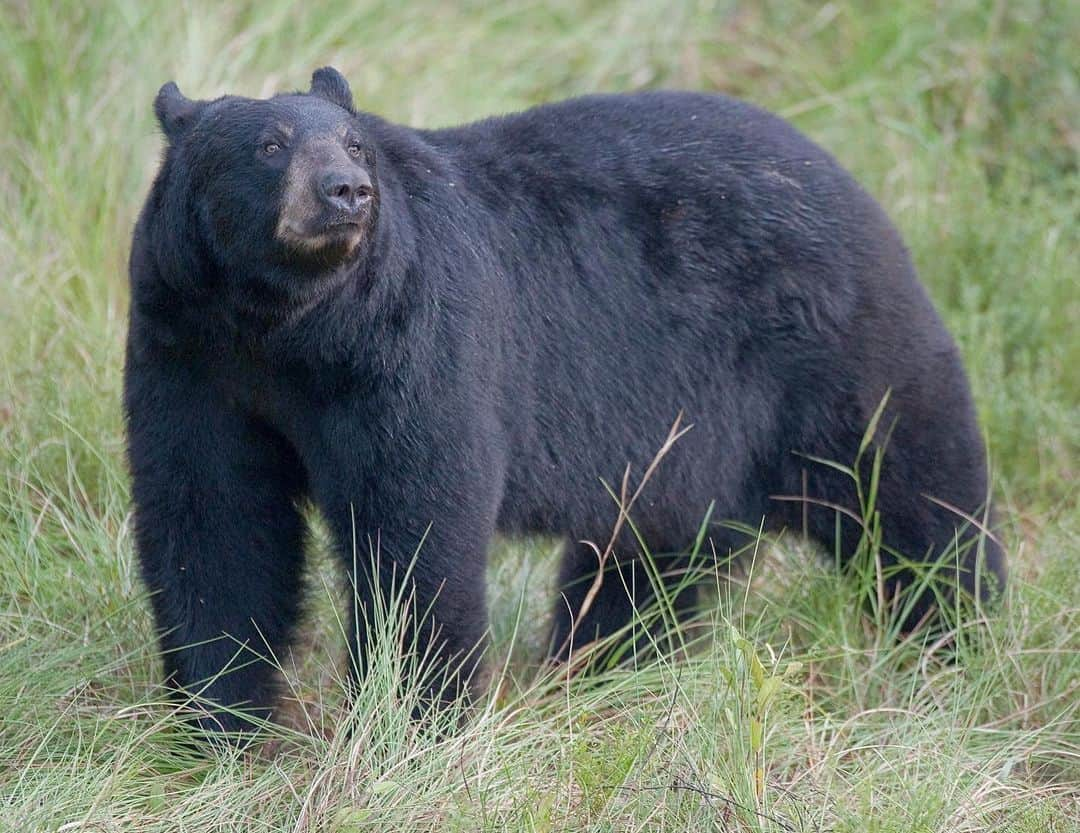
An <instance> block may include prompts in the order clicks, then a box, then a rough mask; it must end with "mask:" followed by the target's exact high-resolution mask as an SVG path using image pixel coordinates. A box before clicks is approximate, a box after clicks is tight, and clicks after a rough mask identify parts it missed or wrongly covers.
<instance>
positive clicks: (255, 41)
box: [0, 0, 1080, 833]
mask: <svg viewBox="0 0 1080 833" xmlns="http://www.w3.org/2000/svg"><path fill="white" fill-rule="evenodd" d="M1078 43H1080V4H1076V3H1068V2H1061V0H1041V1H1040V0H1015V2H1008V3H1006V2H973V1H972V0H960V2H955V3H943V2H931V0H897V2H895V3H876V2H867V3H859V4H857V5H855V6H853V7H847V6H844V5H843V4H839V3H824V2H817V3H802V2H793V0H786V1H785V2H780V0H766V2H762V3H744V4H740V3H736V2H729V1H728V0H717V2H711V0H698V1H697V2H687V3H666V2H659V0H641V2H624V3H601V2H571V1H570V0H556V2H553V3H543V4H541V3H532V2H521V3H513V2H506V3H480V2H469V3H462V4H456V5H455V4H448V3H442V2H438V0H418V1H417V2H411V3H405V4H398V3H392V2H380V0H354V1H353V2H321V0H312V2H308V3H303V4H300V3H291V2H285V0H258V2H253V1H252V0H230V2H228V3H224V4H219V3H214V2H208V1H207V0H187V1H186V2H175V3H169V2H162V0H154V2H135V0H117V2H112V3H109V2H89V3H76V2H71V0H54V2H51V3H36V2H27V1H26V0H9V2H6V3H4V4H3V5H2V6H0V78H2V79H3V82H2V84H0V276H2V277H0V831H7V830H12V831H19V833H30V831H39V830H41V831H46V830H48V831H95V833H97V832H98V831H101V832H102V833H104V831H165V830H191V831H198V833H210V831H247V830H252V831H280V830H289V831H292V830H295V831H332V832H333V833H353V831H369V830H370V831H379V830H387V831H396V833H402V831H413V830H439V831H444V830H445V831H480V830H485V831H501V830H511V831H518V830H520V831H563V830H597V831H607V830H612V831H614V830H618V831H623V830H628V831H629V830H635V831H636V830H640V831H652V830H670V831H696V830H716V831H769V832H770V833H780V832H781V831H784V832H785V833H804V832H805V833H809V831H837V832H838V833H839V831H845V832H847V831H850V833H856V832H857V831H858V833H862V832H863V831H871V833H901V831H903V833H922V831H926V833H930V832H931V831H949V832H950V833H954V832H957V831H1014V833H1049V832H1050V831H1053V833H1063V832H1064V831H1077V830H1080V498H1078V489H1077V480H1078V477H1080V471H1078V468H1080V370H1078V368H1080V172H1078V168H1077V159H1078V154H1080V53H1078V51H1077V44H1078ZM331 63H332V64H334V65H336V66H337V67H338V68H339V69H341V70H342V71H343V72H344V73H345V75H346V76H347V77H349V79H350V80H351V82H352V85H353V90H354V93H355V96H356V100H357V104H358V106H360V107H362V108H364V109H368V110H372V111H375V112H378V113H381V114H383V115H385V116H388V117H390V118H393V119H396V120H400V121H405V122H408V123H411V124H415V125H421V126H437V125H446V124H451V123H454V122H459V121H465V120H468V119H473V118H476V117H480V116H483V115H486V114H491V113H496V112H505V111H510V110H513V109H517V108H522V107H525V106H528V105H530V104H533V103H537V102H541V101H546V100H550V99H555V98H560V97H565V96H569V95H573V94H577V93H584V92H589V91H598V90H627V89H637V88H645V87H680V88H692V89H702V90H721V91H725V92H728V93H731V94H735V95H738V96H741V97H744V98H747V99H749V100H752V101H754V102H756V103H759V104H761V105H764V106H766V107H768V108H770V109H773V110H775V111H776V112H779V113H780V114H782V115H784V116H786V117H788V118H790V119H791V120H793V121H794V122H795V123H796V124H797V125H798V126H799V127H800V128H801V129H803V130H804V131H805V132H807V133H808V134H809V135H810V136H811V137H812V138H814V139H815V140H816V141H818V142H820V143H821V144H823V145H824V146H825V147H827V148H828V149H829V150H831V151H832V152H833V153H834V154H835V155H836V156H837V157H839V159H840V160H841V161H842V162H843V163H844V164H845V165H846V166H848V167H849V168H850V169H851V170H852V171H853V172H854V173H855V174H856V176H857V177H858V178H859V180H860V181H861V182H862V183H864V185H865V186H866V187H867V188H868V189H869V190H870V191H871V193H873V194H875V195H876V196H877V197H878V198H879V199H880V200H881V201H882V203H883V204H884V205H885V206H886V208H887V209H888V211H889V212H890V214H891V215H892V216H893V218H894V219H895V220H896V222H897V224H898V225H899V227H900V228H901V230H902V231H903V233H904V235H905V237H906V239H907V241H908V243H909V245H910V246H911V249H912V252H913V255H914V258H915V261H916V263H917V265H918V267H919V269H920V272H921V274H922V276H923V279H924V280H925V282H926V284H927V285H928V287H929V289H930V291H931V294H932V295H933V297H934V299H935V301H936V302H937V304H938V305H939V308H940V309H941V310H942V311H943V314H944V316H945V319H946V321H947V323H948V325H949V326H950V328H951V330H952V331H953V333H954V334H955V335H956V337H957V339H958V341H959V343H960V346H961V349H962V352H963V354H964V357H965V359H966V361H967V364H968V368H969V370H970V373H971V377H972V384H973V387H974V391H975V394H976V398H977V402H978V408H979V414H980V418H981V420H982V424H983V425H984V427H985V429H986V431H987V434H988V438H989V446H990V456H991V462H992V466H993V471H994V487H995V493H996V495H997V496H998V499H999V505H1000V506H1001V509H1002V522H1003V523H1002V526H1003V528H1002V530H1001V535H1002V536H1003V537H1004V540H1005V541H1006V543H1007V545H1008V550H1009V553H1010V557H1011V577H1012V583H1011V586H1010V588H1009V591H1008V597H1007V600H1006V604H1005V606H1004V607H1003V609H1002V610H1000V611H998V612H991V613H990V614H989V616H988V617H987V619H986V621H985V622H980V623H969V624H968V626H966V627H964V628H963V629H962V630H961V633H960V636H959V638H958V640H957V646H956V648H955V650H954V651H953V652H952V654H953V655H955V656H956V660H957V661H955V662H950V661H948V660H947V659H943V658H942V654H943V653H945V652H943V651H940V650H936V649H935V647H934V646H929V647H927V646H923V645H921V644H918V643H917V642H903V641H902V642H899V643H898V642H897V641H896V640H894V639H891V638H889V636H888V634H887V633H884V632H883V630H882V629H881V628H879V627H875V623H874V621H873V617H872V616H871V615H868V614H865V613H861V612H860V611H861V609H862V608H861V605H860V603H859V599H860V598H861V597H862V596H861V594H862V592H863V590H864V589H865V588H862V587H860V586H859V580H858V579H857V578H853V577H847V578H845V577H841V576H840V575H838V574H837V573H836V571H835V570H834V569H832V568H831V566H830V565H828V564H826V563H824V562H823V560H822V559H818V558H815V557H814V556H813V554H812V553H809V552H806V551H805V550H804V548H803V547H801V546H800V545H799V543H798V541H797V540H795V536H789V537H788V538H787V539H785V540H781V541H779V542H762V546H761V548H760V550H761V551H760V553H758V556H759V557H757V558H756V559H755V560H754V566H753V570H752V572H751V573H750V574H749V576H748V577H743V578H742V579H737V580H735V581H734V582H733V583H726V584H722V585H720V587H719V589H718V592H717V594H716V595H717V597H718V604H717V606H716V611H715V614H714V615H713V616H712V617H711V618H710V619H708V621H706V622H704V623H703V627H702V628H700V629H698V631H696V632H695V634H693V636H694V639H695V644H694V645H693V646H692V648H691V649H690V650H688V651H686V652H685V656H680V657H678V658H673V659H662V660H658V661H656V662H654V663H651V664H648V665H646V666H643V667H639V668H636V669H622V670H618V671H612V672H609V673H606V674H603V675H601V676H599V677H596V678H593V679H589V680H581V679H577V680H572V681H570V682H567V681H565V680H561V679H559V678H558V677H557V676H553V675H552V674H551V672H550V670H548V669H545V668H544V667H543V666H542V664H541V662H540V659H541V656H542V645H541V642H542V639H543V636H544V634H545V625H544V621H545V614H546V611H547V609H548V607H549V603H550V599H551V597H552V588H551V578H552V557H553V554H554V546H553V545H552V544H551V543H550V542H545V541H530V542H524V543H522V542H506V543H504V544H501V545H500V547H499V552H497V553H496V554H495V557H494V560H493V565H492V569H491V573H490V577H491V578H490V580H491V600H492V601H491V604H492V617H493V637H494V647H493V649H492V652H491V657H492V667H493V669H494V677H495V682H494V684H493V692H494V693H493V694H492V696H491V698H490V699H489V700H487V701H484V702H483V703H481V704H480V705H479V707H478V710H477V713H476V714H474V715H472V716H471V719H470V720H469V721H468V722H467V723H466V724H465V725H464V727H463V728H462V729H461V731H459V732H457V733H455V734H448V735H447V734H438V733H434V732H432V731H431V730H430V727H424V726H423V725H415V724H412V723H410V722H409V721H408V720H407V714H408V703H403V702H402V700H401V699H400V698H399V697H398V696H397V693H396V690H395V686H394V684H393V682H392V680H393V678H394V675H395V674H396V670H395V668H394V665H395V662H396V658H395V657H394V655H393V652H392V651H387V652H385V655H383V656H381V657H380V659H379V661H378V662H377V663H376V665H375V671H374V672H373V674H372V677H371V679H370V680H369V681H368V683H367V684H366V685H365V687H364V688H363V690H362V691H361V692H360V695H359V697H358V699H357V702H356V703H355V705H354V706H353V707H352V712H351V713H350V712H349V708H348V706H347V705H346V704H345V700H344V698H343V684H342V682H341V678H340V671H341V667H342V664H343V661H344V653H345V649H344V645H345V640H344V637H343V635H342V633H341V626H340V625H339V623H338V620H337V619H336V618H335V617H334V615H333V612H332V611H333V609H334V604H333V603H334V602H335V601H337V600H338V599H339V592H338V590H337V589H336V588H337V585H338V579H337V576H336V574H335V572H334V569H333V565H332V563H331V561H330V559H329V558H328V557H327V555H326V551H327V545H326V541H325V538H324V537H323V536H321V535H318V534H316V536H315V539H314V541H313V546H312V557H313V562H314V565H315V568H314V569H313V571H312V581H311V586H312V602H311V615H310V621H309V623H308V625H307V626H306V627H305V629H304V632H303V635H302V639H301V640H300V644H299V645H298V646H297V650H295V651H294V655H293V656H289V657H281V658H279V659H280V661H281V664H282V665H283V667H284V669H285V671H286V675H287V678H288V680H289V689H288V694H289V698H290V705H289V709H288V714H287V715H286V718H285V722H286V724H287V726H286V727H283V728H282V729H280V730H278V731H277V732H275V734H276V736H277V739H276V740H275V741H273V742H272V743H268V744H266V745H265V746H264V747H262V748H261V749H259V750H258V751H257V753H254V754H233V753H226V752H218V753H214V754H211V755H210V756H209V757H207V756H204V755H202V754H199V753H197V752H195V751H193V750H192V749H190V748H189V747H188V746H186V745H185V744H184V743H183V737H182V735H181V733H180V732H178V730H177V725H176V720H175V718H174V717H173V716H172V715H171V713H170V710H169V708H168V707H167V706H166V705H164V704H163V703H162V702H161V697H162V695H161V692H160V690H159V689H158V688H156V686H155V681H156V680H157V678H158V674H159V667H158V662H157V657H156V653H155V648H154V640H153V631H152V624H151V621H150V615H149V606H148V604H147V600H146V597H145V594H144V591H143V589H142V587H141V585H140V583H139V581H138V579H137V572H136V569H135V564H134V554H133V550H132V534H131V518H130V508H129V487H128V481H127V476H126V472H125V464H124V457H123V431H122V421H121V415H120V380H121V369H122V346H123V339H124V329H125V318H126V304H127V279H126V258H127V249H128V243H129V237H130V231H131V227H132V224H133V221H134V217H135V214H136V212H137V210H138V208H139V206H140V204H141V200H142V197H143V195H144V193H145V191H146V188H147V186H148V184H149V180H150V178H151V176H152V174H153V171H154V168H155V165H156V162H157V159H158V149H159V146H160V140H159V137H158V134H157V131H156V126H155V124H154V122H153V117H152V113H151V106H150V105H151V101H152V99H153V96H154V94H155V92H156V91H157V88H158V86H159V85H160V84H161V83H163V82H164V81H166V80H169V79H176V80H177V81H178V83H179V84H180V86H181V88H182V89H183V90H184V91H185V92H186V93H187V94H188V95H191V96H196V97H211V96H216V95H219V94H222V93H225V92H238V93H246V94H251V95H262V94H268V93H270V92H272V91H276V90H279V89H285V88H297V87H305V88H306V84H307V81H308V78H309V76H310V72H311V70H312V69H314V68H315V67H318V66H322V65H324V64H331ZM886 511H887V507H886Z"/></svg>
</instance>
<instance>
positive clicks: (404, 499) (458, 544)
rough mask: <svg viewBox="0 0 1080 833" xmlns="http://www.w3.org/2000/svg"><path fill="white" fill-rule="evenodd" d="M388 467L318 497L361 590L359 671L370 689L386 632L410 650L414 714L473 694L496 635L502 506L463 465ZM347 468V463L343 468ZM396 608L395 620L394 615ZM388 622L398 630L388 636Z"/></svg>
mask: <svg viewBox="0 0 1080 833" xmlns="http://www.w3.org/2000/svg"><path fill="white" fill-rule="evenodd" d="M410 469H411V467H410V466H402V465H400V464H399V465H398V466H397V467H396V470H395V468H394V467H391V466H386V467H385V468H380V474H379V475H377V476H375V477H373V478H372V479H371V481H369V483H368V484H367V485H366V487H365V484H364V483H363V482H362V480H361V479H360V478H357V479H356V480H354V481H353V483H352V487H351V488H350V487H348V486H345V484H338V485H339V487H342V486H344V488H336V489H333V490H332V494H333V497H329V496H327V498H328V499H323V498H319V497H317V500H318V501H319V503H320V506H321V508H322V510H323V512H324V514H325V515H326V517H327V519H328V521H329V523H330V525H331V527H332V529H333V531H334V534H335V537H336V539H337V542H338V545H339V549H340V552H341V556H342V558H343V560H344V562H345V567H346V572H347V573H348V575H349V576H350V578H351V584H352V589H353V591H354V592H353V599H352V601H353V604H352V611H351V614H352V629H351V632H350V634H349V642H350V650H351V655H352V668H351V672H352V677H353V679H354V681H355V682H356V684H357V687H358V690H362V687H363V681H364V679H365V678H366V676H367V674H368V672H369V670H370V666H371V664H372V662H373V656H374V652H375V650H376V646H375V644H374V640H375V639H376V638H378V637H390V638H392V639H393V640H394V643H393V645H394V649H395V650H396V649H397V648H398V646H400V647H401V649H402V650H403V653H404V656H403V657H402V659H403V663H402V665H403V672H404V675H405V678H404V679H403V680H402V682H403V684H404V685H406V686H410V687H412V686H415V687H418V688H419V689H420V692H419V699H418V702H417V705H416V708H415V709H414V715H416V716H419V715H420V714H422V713H423V712H424V711H426V710H427V709H428V708H429V707H431V706H439V705H443V706H445V705H447V704H449V703H452V702H454V701H457V700H460V699H461V698H463V697H465V698H468V697H469V695H470V694H471V693H472V691H473V689H474V688H475V686H476V685H477V682H478V680H477V678H478V670H479V668H480V662H481V659H482V653H483V651H484V648H485V641H486V638H487V628H488V619H487V602H486V592H485V568H486V564H487V555H488V547H489V545H490V543H491V538H492V536H493V534H494V528H495V515H496V504H495V501H494V499H493V497H492V496H491V495H490V494H489V490H490V485H489V484H481V483H480V482H478V480H479V478H473V477H470V475H469V474H468V473H467V472H464V471H458V472H456V473H454V474H453V475H451V474H450V473H449V472H446V471H439V470H431V471H427V472H424V473H422V474H421V473H420V472H419V471H417V472H416V474H415V478H414V477H412V476H409V471H410ZM339 471H340V469H339ZM388 611H389V612H390V615H389V618H388V617H387V612H388ZM388 620H389V622H390V623H392V624H393V625H396V626H398V630H397V631H396V632H389V633H388V630H389V629H388V628H386V627H385V623H386V622H387V621H388Z"/></svg>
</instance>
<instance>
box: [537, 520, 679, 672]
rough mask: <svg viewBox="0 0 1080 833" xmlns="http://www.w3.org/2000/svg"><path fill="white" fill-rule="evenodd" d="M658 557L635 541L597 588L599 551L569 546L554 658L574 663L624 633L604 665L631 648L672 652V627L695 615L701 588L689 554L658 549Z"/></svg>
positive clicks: (616, 555) (615, 556)
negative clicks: (577, 656)
mask: <svg viewBox="0 0 1080 833" xmlns="http://www.w3.org/2000/svg"><path fill="white" fill-rule="evenodd" d="M627 537H628V536H623V538H624V539H625V538H627ZM657 553H658V554H650V555H649V556H646V555H645V554H644V553H642V552H641V550H640V548H639V547H638V546H637V544H636V542H635V543H628V544H627V545H625V546H622V547H619V546H616V548H615V549H614V550H613V551H612V552H611V553H610V554H609V556H608V559H607V561H606V564H605V569H604V573H603V576H602V577H600V581H599V584H597V578H598V573H599V570H598V566H599V556H598V554H597V550H596V549H594V548H593V547H592V546H589V545H588V544H584V543H581V542H574V543H568V544H567V545H566V549H565V552H564V555H563V561H562V564H561V566H560V569H559V577H558V591H559V596H558V599H557V600H556V603H555V613H554V626H553V629H552V636H551V646H550V650H551V656H552V657H553V658H554V659H557V660H561V661H565V660H570V659H572V657H573V655H574V654H576V653H578V652H579V651H581V650H582V649H583V648H584V647H585V646H586V645H588V644H590V643H593V642H595V641H597V640H604V639H607V638H609V637H611V636H612V635H614V634H616V633H619V632H620V631H623V630H624V629H625V630H627V632H626V633H625V635H624V638H623V639H621V640H619V644H616V645H613V646H612V647H611V650H610V651H606V652H604V656H605V659H604V660H602V661H601V662H604V661H606V659H607V658H614V657H616V656H620V657H621V656H624V655H625V652H624V649H625V648H626V647H627V646H629V647H630V648H631V649H632V651H631V653H637V654H641V653H646V652H650V651H653V650H655V649H659V650H661V651H665V650H667V649H668V648H670V647H672V646H671V645H670V644H668V637H669V636H671V634H670V633H669V628H671V627H673V626H675V625H677V623H678V622H681V621H683V620H684V619H686V618H687V617H688V616H689V615H690V614H691V613H692V612H693V610H694V609H695V607H696V604H697V599H698V587H697V583H696V581H695V580H694V578H693V576H692V575H691V573H690V570H691V567H692V565H691V559H690V557H689V555H687V554H686V553H685V551H684V550H680V549H678V548H675V547H672V548H670V549H668V550H662V549H659V548H658V549H657ZM658 589H662V597H660V598H658V594H657V591H658ZM672 619H674V622H673V621H671V620H672Z"/></svg>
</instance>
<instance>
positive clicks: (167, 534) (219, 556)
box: [125, 351, 303, 732]
mask: <svg viewBox="0 0 1080 833" xmlns="http://www.w3.org/2000/svg"><path fill="white" fill-rule="evenodd" d="M125 410H126V413H127V420H128V453H129V459H130V464H131V471H132V478H133V497H134V504H135V534H136V543H137V548H138V556H139V563H140V566H141V569H142V576H143V579H144V581H145V583H146V585H147V586H148V588H149V590H150V592H151V602H152V604H153V610H154V616H155V619H156V623H157V628H158V633H159V635H160V642H161V648H162V652H163V658H164V665H165V677H166V682H167V684H168V685H169V686H171V687H174V688H175V689H178V690H179V691H181V692H185V693H186V694H189V695H194V696H195V697H196V702H197V703H198V704H200V705H202V706H205V708H204V709H203V711H202V713H201V715H200V717H199V723H200V725H202V726H203V728H205V729H209V730H212V731H214V730H220V731H226V732H238V731H243V730H247V729H250V728H251V723H250V721H249V720H246V719H245V717H244V715H250V716H252V717H255V718H259V719H265V718H267V717H269V715H270V712H271V708H272V706H273V702H274V685H273V683H274V679H275V669H274V666H273V665H272V664H271V663H272V661H273V659H274V657H275V656H276V655H278V653H279V652H280V651H281V650H282V649H283V648H284V647H286V644H287V641H288V638H289V635H290V631H291V629H292V627H293V625H294V624H295V622H296V619H297V615H298V601H299V598H298V597H299V591H300V587H301V575H300V574H301V566H302V564H301V562H302V553H303V550H302V537H303V523H302V519H301V517H300V514H299V512H298V511H297V508H296V505H295V503H294V501H295V499H296V498H297V497H298V496H299V495H300V493H301V491H302V489H303V474H302V470H301V468H300V465H299V462H298V461H297V458H296V455H295V454H294V453H293V452H292V449H291V448H290V447H289V446H288V445H287V444H286V443H285V441H284V440H283V439H282V438H281V437H280V436H279V435H277V434H276V433H274V432H272V431H271V430H270V429H269V428H267V427H265V426H264V425H262V424H260V423H258V422H256V421H255V420H253V419H252V418H250V417H248V416H246V415H244V414H243V413H240V412H238V411H236V410H234V409H233V408H232V407H230V405H229V404H228V403H226V402H225V401H223V398H222V397H220V396H219V395H218V393H217V392H216V390H215V388H214V386H213V384H212V381H211V380H209V379H207V378H203V377H202V376H201V374H199V373H198V372H197V370H196V369H195V368H192V367H188V366H185V365H184V363H183V362H181V361H178V360H172V361H166V360H157V359H154V358H152V357H150V356H148V355H147V354H146V353H142V354H140V355H136V351H129V356H128V364H127V369H126V377H125ZM215 704H216V706H223V707H228V708H229V709H236V710H239V711H240V713H233V712H230V711H224V710H221V709H219V708H216V707H215Z"/></svg>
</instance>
